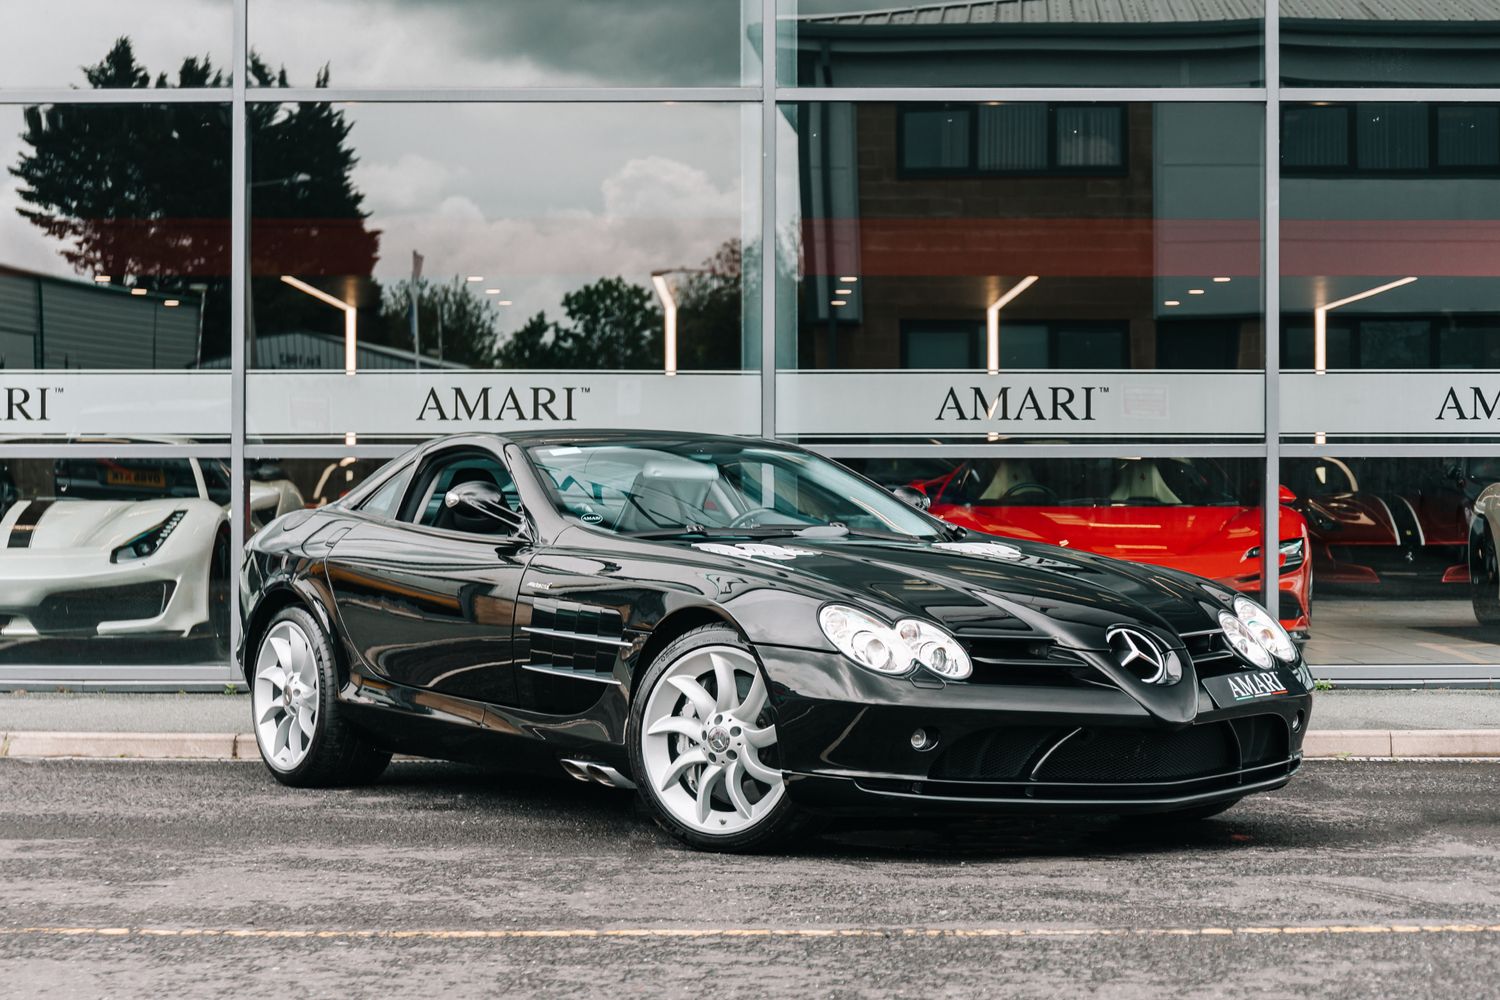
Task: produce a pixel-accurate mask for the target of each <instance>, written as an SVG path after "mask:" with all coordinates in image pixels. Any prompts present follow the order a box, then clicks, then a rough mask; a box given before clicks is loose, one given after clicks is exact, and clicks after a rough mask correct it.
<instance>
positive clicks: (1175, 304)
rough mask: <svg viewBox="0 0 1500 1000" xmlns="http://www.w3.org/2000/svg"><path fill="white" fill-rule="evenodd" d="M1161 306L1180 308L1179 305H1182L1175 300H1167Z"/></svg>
mask: <svg viewBox="0 0 1500 1000" xmlns="http://www.w3.org/2000/svg"><path fill="white" fill-rule="evenodd" d="M1162 305H1164V306H1180V305H1182V303H1181V302H1179V301H1178V300H1177V299H1168V300H1167V301H1165V302H1163V303H1162Z"/></svg>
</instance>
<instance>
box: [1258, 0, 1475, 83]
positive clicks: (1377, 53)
mask: <svg viewBox="0 0 1500 1000" xmlns="http://www.w3.org/2000/svg"><path fill="white" fill-rule="evenodd" d="M1281 82H1282V83H1283V84H1284V85H1286V86H1291V87H1302V86H1314V85H1318V84H1324V85H1331V86H1348V87H1359V86H1372V87H1449V86H1452V87H1493V86H1495V85H1496V84H1497V83H1500V10H1497V9H1496V7H1495V5H1494V4H1493V3H1492V2H1490V0H1477V2H1473V3H1457V2H1449V0H1403V2H1400V3H1395V2H1392V0H1377V2H1370V0H1281Z"/></svg>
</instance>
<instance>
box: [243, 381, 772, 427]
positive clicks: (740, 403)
mask: <svg viewBox="0 0 1500 1000" xmlns="http://www.w3.org/2000/svg"><path fill="white" fill-rule="evenodd" d="M246 379H247V386H246V392H245V399H246V416H245V429H246V432H247V433H248V434H250V435H251V436H252V437H259V438H278V437H281V438H284V437H326V436H337V437H343V436H344V435H346V434H349V433H355V434H358V435H359V436H361V437H390V438H407V437H410V438H426V437H433V436H435V435H438V434H453V433H457V432H460V431H478V430H487V431H495V430H524V429H528V428H545V427H558V426H562V427H579V428H584V427H600V428H603V427H622V428H630V429H635V430H682V429H684V428H692V429H694V430H700V431H709V432H716V433H721V434H755V433H758V432H759V430H760V376H759V375H758V374H756V373H753V372H751V373H742V372H692V373H683V374H678V375H665V374H663V373H661V372H586V373H585V372H493V371H436V372H434V371H410V370H408V371H370V372H360V373H358V374H356V375H345V374H343V373H342V372H305V371H302V372H299V371H278V372H269V371H258V372H250V373H248V374H247V375H246Z"/></svg>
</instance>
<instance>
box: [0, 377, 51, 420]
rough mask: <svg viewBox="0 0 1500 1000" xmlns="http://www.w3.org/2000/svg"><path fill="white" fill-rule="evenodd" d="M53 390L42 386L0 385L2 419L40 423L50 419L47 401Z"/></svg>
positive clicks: (0, 414)
mask: <svg viewBox="0 0 1500 1000" xmlns="http://www.w3.org/2000/svg"><path fill="white" fill-rule="evenodd" d="M52 392H53V390H52V389H50V388H43V387H40V386H38V387H35V388H29V387H22V386H18V385H8V386H0V421H9V422H12V423H32V424H39V423H44V422H45V421H47V420H50V419H51V418H50V417H49V416H48V415H47V403H48V402H49V399H48V397H50V396H51V395H52Z"/></svg>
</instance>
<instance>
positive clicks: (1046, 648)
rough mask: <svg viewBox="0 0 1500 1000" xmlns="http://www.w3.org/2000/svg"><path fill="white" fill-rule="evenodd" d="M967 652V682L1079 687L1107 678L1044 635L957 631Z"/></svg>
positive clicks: (1094, 683) (1101, 681) (959, 642)
mask: <svg viewBox="0 0 1500 1000" xmlns="http://www.w3.org/2000/svg"><path fill="white" fill-rule="evenodd" d="M954 638H956V639H957V640H958V644H959V645H960V646H962V647H963V648H964V652H966V653H968V654H969V662H970V663H971V664H973V667H974V672H973V674H972V675H970V677H969V683H971V684H1009V685H1020V686H1029V687H1079V686H1086V685H1091V684H1093V685H1099V684H1103V685H1106V686H1108V685H1109V682H1108V681H1107V680H1106V679H1105V677H1104V675H1102V674H1100V673H1099V671H1098V670H1096V669H1095V668H1094V667H1092V666H1090V665H1089V664H1087V663H1085V662H1084V661H1083V660H1082V659H1080V658H1079V657H1078V655H1077V654H1076V653H1074V652H1072V651H1071V650H1067V649H1060V648H1058V646H1057V643H1056V642H1055V641H1054V640H1053V639H1051V638H1049V637H1047V636H1036V635H1020V636H1017V635H1004V636H1000V635H988V634H984V633H977V632H960V633H958V634H957V635H955V636H954Z"/></svg>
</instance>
